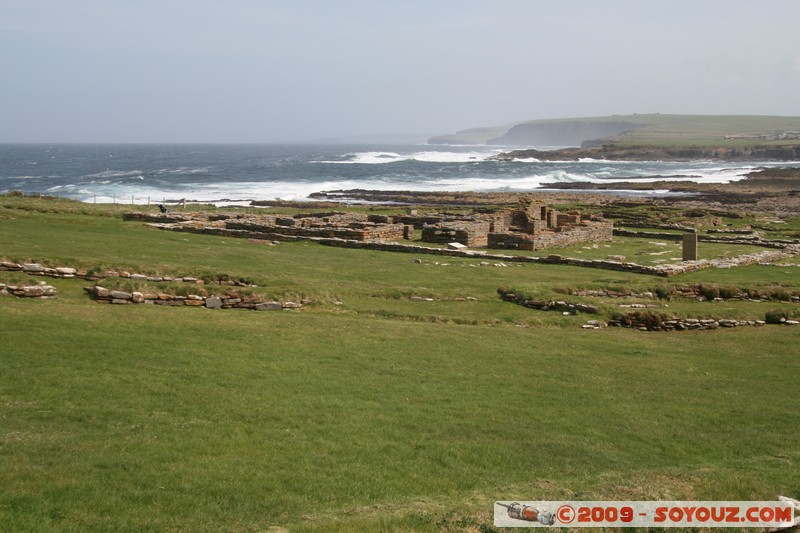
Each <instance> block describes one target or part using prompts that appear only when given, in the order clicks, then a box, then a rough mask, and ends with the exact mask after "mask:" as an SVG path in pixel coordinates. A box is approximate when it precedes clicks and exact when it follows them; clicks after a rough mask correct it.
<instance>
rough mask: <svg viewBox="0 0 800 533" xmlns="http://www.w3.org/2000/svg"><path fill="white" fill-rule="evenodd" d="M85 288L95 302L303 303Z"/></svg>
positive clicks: (270, 306) (272, 306)
mask: <svg viewBox="0 0 800 533" xmlns="http://www.w3.org/2000/svg"><path fill="white" fill-rule="evenodd" d="M84 290H85V291H86V293H87V294H89V295H90V296H91V297H92V298H94V300H95V301H97V302H98V303H106V304H117V305H128V304H151V305H166V306H187V307H205V308H207V309H251V310H255V311H280V310H282V309H297V308H299V307H302V304H300V303H297V302H276V301H274V300H266V299H263V298H258V297H251V296H242V295H238V294H224V295H221V296H201V295H198V294H190V295H188V296H177V295H174V294H167V293H163V292H154V291H142V292H127V291H120V290H114V289H107V288H105V287H101V286H100V285H95V286H93V287H86V288H84Z"/></svg>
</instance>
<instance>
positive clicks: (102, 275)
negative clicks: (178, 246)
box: [0, 261, 253, 287]
mask: <svg viewBox="0 0 800 533" xmlns="http://www.w3.org/2000/svg"><path fill="white" fill-rule="evenodd" d="M3 270H5V271H7V272H23V273H25V274H28V275H30V276H46V277H50V278H80V279H85V280H89V281H93V280H100V279H106V278H117V277H119V278H129V279H135V280H139V281H150V282H156V283H157V282H175V283H194V284H197V285H204V284H206V282H205V280H202V279H199V278H196V277H193V276H177V277H172V276H149V275H146V274H137V273H135V272H134V273H131V272H128V271H125V270H119V271H117V270H106V271H103V272H90V271H87V270H83V269H76V268H72V267H66V266H60V267H55V268H51V267H46V266H44V265H42V264H40V263H14V262H12V261H2V262H0V271H3ZM210 284H213V285H225V286H231V287H253V285H252V284H250V283H247V282H243V281H241V280H232V279H230V280H216V281H211V282H210Z"/></svg>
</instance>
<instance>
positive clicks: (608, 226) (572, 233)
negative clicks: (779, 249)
mask: <svg viewBox="0 0 800 533" xmlns="http://www.w3.org/2000/svg"><path fill="white" fill-rule="evenodd" d="M570 216H571V215H570ZM612 230H613V224H612V223H611V222H595V221H590V222H586V223H583V224H580V225H573V226H567V227H566V228H565V229H563V230H560V231H536V232H532V233H521V232H497V233H490V234H489V236H488V245H489V248H497V249H512V250H543V249H546V248H563V247H565V246H570V245H573V244H578V243H582V242H601V241H610V240H612Z"/></svg>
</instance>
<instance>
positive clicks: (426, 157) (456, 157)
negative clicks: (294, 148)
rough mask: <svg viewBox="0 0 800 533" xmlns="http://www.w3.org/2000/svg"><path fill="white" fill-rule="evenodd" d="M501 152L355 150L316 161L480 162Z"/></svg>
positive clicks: (371, 163) (360, 163) (361, 162)
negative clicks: (338, 158) (332, 159)
mask: <svg viewBox="0 0 800 533" xmlns="http://www.w3.org/2000/svg"><path fill="white" fill-rule="evenodd" d="M498 153H500V150H496V151H491V152H476V151H473V152H438V151H424V152H415V153H411V154H398V153H396V152H354V153H350V154H345V155H344V159H341V160H338V161H314V163H326V164H335V165H354V164H357V165H383V164H387V163H398V162H401V161H420V162H423V163H478V162H481V161H486V160H487V159H488V158H489V157H491V156H493V155H495V154H498Z"/></svg>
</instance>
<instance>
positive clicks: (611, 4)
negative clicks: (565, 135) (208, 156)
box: [0, 0, 800, 143]
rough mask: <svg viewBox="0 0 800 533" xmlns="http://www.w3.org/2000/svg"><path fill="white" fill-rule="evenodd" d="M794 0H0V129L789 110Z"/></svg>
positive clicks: (248, 137) (95, 130) (186, 136)
mask: <svg viewBox="0 0 800 533" xmlns="http://www.w3.org/2000/svg"><path fill="white" fill-rule="evenodd" d="M798 27H800V1H798V0H760V1H758V2H756V1H752V0H747V1H740V0H602V1H601V0H559V1H555V0H484V1H475V0H363V1H361V0H336V1H323V0H320V1H310V0H282V1H271V0H191V1H190V0H136V1H132V0H69V1H66V0H0V142H109V143H125V142H165V143H172V142H187V143H192V142H222V143H227V142H230V143H238V142H252V143H261V142H281V141H299V140H308V139H316V138H323V137H336V136H349V135H363V134H383V133H397V132H403V133H425V134H443V133H453V132H455V131H458V130H461V129H465V128H472V127H479V126H493V125H501V124H506V123H510V122H516V121H521V120H530V119H546V118H559V117H582V116H598V115H610V114H629V113H677V114H763V115H792V116H797V115H800V39H798V35H800V33H799V32H798Z"/></svg>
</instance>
